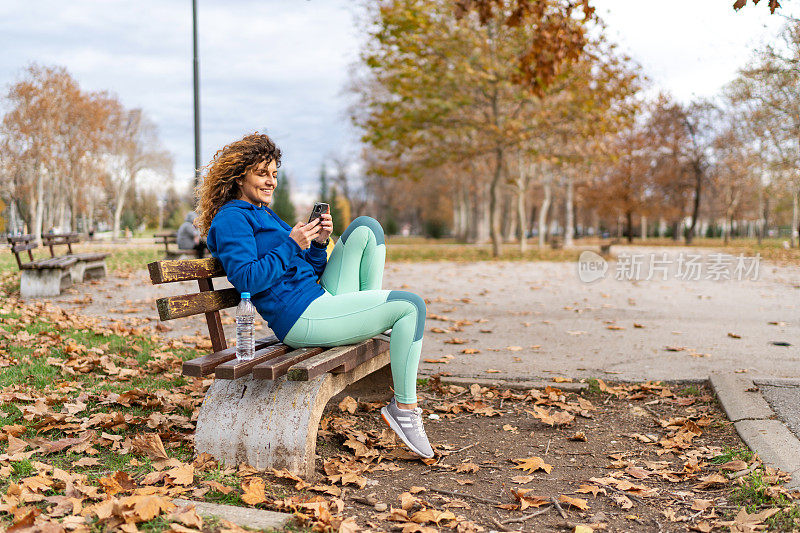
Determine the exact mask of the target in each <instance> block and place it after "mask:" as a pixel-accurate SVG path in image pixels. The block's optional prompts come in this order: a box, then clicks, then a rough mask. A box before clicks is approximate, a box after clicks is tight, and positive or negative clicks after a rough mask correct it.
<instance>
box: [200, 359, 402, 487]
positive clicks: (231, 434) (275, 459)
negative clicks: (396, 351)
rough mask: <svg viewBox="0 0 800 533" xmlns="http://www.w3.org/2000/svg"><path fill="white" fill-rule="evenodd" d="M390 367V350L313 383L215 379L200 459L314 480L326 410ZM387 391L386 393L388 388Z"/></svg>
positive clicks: (203, 417)
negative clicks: (359, 383)
mask: <svg viewBox="0 0 800 533" xmlns="http://www.w3.org/2000/svg"><path fill="white" fill-rule="evenodd" d="M388 364H389V351H388V350H387V351H385V352H383V353H381V354H379V355H377V356H376V357H373V358H372V359H370V360H369V361H367V362H365V363H362V364H361V365H359V366H358V367H357V368H355V369H353V370H352V371H350V372H346V373H343V374H323V375H321V376H318V377H316V378H314V379H312V380H310V381H289V380H287V379H286V376H283V377H281V378H279V379H276V380H274V381H272V380H262V379H253V377H252V376H246V377H244V378H241V379H237V380H225V379H215V380H214V383H213V384H212V385H211V387H210V388H209V389H208V391H207V392H206V397H205V400H204V401H203V405H202V407H201V408H200V415H199V417H198V419H197V430H196V432H195V438H194V446H195V450H196V453H198V454H199V453H203V452H206V453H209V454H211V455H212V456H213V457H214V458H215V459H217V460H218V461H222V462H224V463H226V464H228V465H237V464H239V463H241V462H246V463H248V464H250V465H252V466H254V467H256V468H259V469H266V468H277V469H282V468H285V469H287V470H289V471H290V472H294V473H295V474H298V475H301V476H304V477H306V478H308V479H310V478H313V477H314V473H315V472H314V460H315V452H316V447H317V430H318V429H319V422H320V419H321V418H322V411H323V409H324V408H325V405H326V404H327V403H328V401H329V400H330V399H331V398H333V397H334V396H336V395H337V394H338V393H340V392H342V391H343V390H345V388H346V387H347V386H348V385H350V384H353V383H356V382H357V381H359V380H361V379H362V378H364V377H366V376H369V375H370V374H373V372H376V371H379V370H381V369H382V368H384V367H387V366H388ZM377 375H378V376H381V377H385V376H386V375H387V374H386V372H379V373H378V374H377ZM371 379H372V376H370V378H368V379H366V380H365V381H369V380H371ZM385 387H386V391H387V392H388V387H389V383H386V384H385Z"/></svg>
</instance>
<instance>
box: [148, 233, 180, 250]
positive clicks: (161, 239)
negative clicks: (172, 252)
mask: <svg viewBox="0 0 800 533" xmlns="http://www.w3.org/2000/svg"><path fill="white" fill-rule="evenodd" d="M153 237H154V238H155V240H156V244H163V245H164V249H165V250H166V251H167V252H169V245H170V244H176V243H177V242H178V233H177V232H176V231H162V232H159V233H154V234H153Z"/></svg>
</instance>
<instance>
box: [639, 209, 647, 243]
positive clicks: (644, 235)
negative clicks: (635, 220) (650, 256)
mask: <svg viewBox="0 0 800 533" xmlns="http://www.w3.org/2000/svg"><path fill="white" fill-rule="evenodd" d="M640 223H641V225H642V241H643V242H644V241H646V240H647V217H646V216H644V215H642V220H641V222H640Z"/></svg>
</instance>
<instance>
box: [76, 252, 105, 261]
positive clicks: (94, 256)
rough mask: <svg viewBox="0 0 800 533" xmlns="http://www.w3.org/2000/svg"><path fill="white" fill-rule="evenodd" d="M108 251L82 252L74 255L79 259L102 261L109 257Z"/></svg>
mask: <svg viewBox="0 0 800 533" xmlns="http://www.w3.org/2000/svg"><path fill="white" fill-rule="evenodd" d="M108 256H109V254H108V253H107V252H83V253H80V254H72V257H74V258H75V259H77V260H78V261H87V262H88V261H101V260H103V259H105V258H106V257H108Z"/></svg>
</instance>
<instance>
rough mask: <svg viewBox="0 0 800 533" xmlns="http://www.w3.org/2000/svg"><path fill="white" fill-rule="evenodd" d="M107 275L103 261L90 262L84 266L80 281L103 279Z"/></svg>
mask: <svg viewBox="0 0 800 533" xmlns="http://www.w3.org/2000/svg"><path fill="white" fill-rule="evenodd" d="M107 274H108V269H107V268H106V262H105V261H91V262H89V263H85V264H84V267H83V277H82V278H81V281H86V280H89V279H100V278H104V277H106V275H107Z"/></svg>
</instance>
